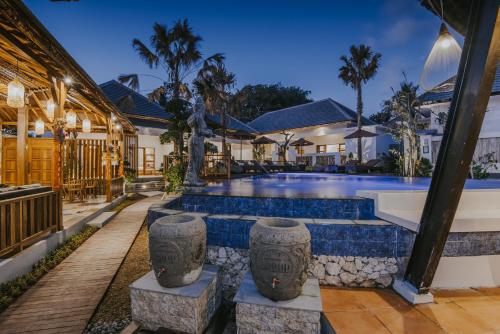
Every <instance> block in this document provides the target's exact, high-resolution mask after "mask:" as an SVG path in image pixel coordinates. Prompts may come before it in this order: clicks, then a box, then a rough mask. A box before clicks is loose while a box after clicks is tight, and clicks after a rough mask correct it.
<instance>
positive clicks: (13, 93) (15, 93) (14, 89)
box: [7, 77, 24, 108]
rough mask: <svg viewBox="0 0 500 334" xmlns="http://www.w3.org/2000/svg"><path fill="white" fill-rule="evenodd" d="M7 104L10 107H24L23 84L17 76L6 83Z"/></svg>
mask: <svg viewBox="0 0 500 334" xmlns="http://www.w3.org/2000/svg"><path fill="white" fill-rule="evenodd" d="M7 105H8V106H9V107H12V108H22V107H24V85H23V84H22V83H21V81H19V79H18V78H17V77H16V78H15V79H14V80H12V81H11V82H9V84H8V85H7Z"/></svg>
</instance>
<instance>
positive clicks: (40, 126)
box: [35, 119, 45, 136]
mask: <svg viewBox="0 0 500 334" xmlns="http://www.w3.org/2000/svg"><path fill="white" fill-rule="evenodd" d="M44 133H45V123H44V122H43V121H42V120H41V119H39V120H37V121H36V122H35V134H36V135H37V136H41V135H43V134H44Z"/></svg>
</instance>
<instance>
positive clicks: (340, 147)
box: [339, 144, 345, 154]
mask: <svg viewBox="0 0 500 334" xmlns="http://www.w3.org/2000/svg"><path fill="white" fill-rule="evenodd" d="M339 152H340V154H344V153H345V144H339Z"/></svg>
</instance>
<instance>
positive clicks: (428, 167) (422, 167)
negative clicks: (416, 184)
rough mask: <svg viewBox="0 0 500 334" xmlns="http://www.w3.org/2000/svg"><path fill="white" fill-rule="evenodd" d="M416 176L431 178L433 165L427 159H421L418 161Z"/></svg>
mask: <svg viewBox="0 0 500 334" xmlns="http://www.w3.org/2000/svg"><path fill="white" fill-rule="evenodd" d="M416 167H417V168H416V176H431V175H432V163H431V162H430V160H429V159H427V158H420V159H419V160H418V161H417V166H416Z"/></svg>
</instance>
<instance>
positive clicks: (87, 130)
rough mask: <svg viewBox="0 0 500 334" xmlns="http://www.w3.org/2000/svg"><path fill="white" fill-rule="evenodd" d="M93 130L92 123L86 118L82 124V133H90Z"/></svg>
mask: <svg viewBox="0 0 500 334" xmlns="http://www.w3.org/2000/svg"><path fill="white" fill-rule="evenodd" d="M91 130H92V123H91V122H90V119H88V118H85V119H84V120H83V122H82V132H83V133H90V131H91Z"/></svg>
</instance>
